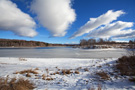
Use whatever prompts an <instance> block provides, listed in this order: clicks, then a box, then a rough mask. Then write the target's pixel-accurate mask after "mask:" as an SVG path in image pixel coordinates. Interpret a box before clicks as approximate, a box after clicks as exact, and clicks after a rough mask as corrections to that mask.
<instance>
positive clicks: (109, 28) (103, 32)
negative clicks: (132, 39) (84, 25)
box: [87, 21, 134, 38]
mask: <svg viewBox="0 0 135 90" xmlns="http://www.w3.org/2000/svg"><path fill="white" fill-rule="evenodd" d="M132 26H133V22H122V21H117V22H114V23H111V24H108V25H106V26H104V27H101V28H99V29H97V30H93V31H91V32H90V33H89V35H88V36H87V37H93V38H110V37H112V38H114V37H115V38H116V37H117V38H120V37H122V36H123V35H124V36H127V35H128V34H130V35H131V33H133V32H134V30H132V29H127V30H126V28H130V27H132Z"/></svg>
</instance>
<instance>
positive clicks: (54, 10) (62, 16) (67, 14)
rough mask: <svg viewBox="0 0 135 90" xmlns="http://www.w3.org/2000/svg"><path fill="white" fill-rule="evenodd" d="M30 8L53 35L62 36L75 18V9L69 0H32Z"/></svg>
mask: <svg viewBox="0 0 135 90" xmlns="http://www.w3.org/2000/svg"><path fill="white" fill-rule="evenodd" d="M31 10H32V11H33V12H34V13H36V14H37V18H38V20H39V22H40V23H41V24H42V25H43V26H44V27H46V28H47V29H48V30H49V31H50V32H51V34H52V36H54V37H61V36H64V35H65V34H66V30H67V29H68V27H69V26H70V25H71V24H72V23H73V22H74V21H75V19H76V14H75V10H74V9H72V8H71V0H34V1H33V2H32V5H31Z"/></svg>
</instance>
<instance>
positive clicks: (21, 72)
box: [14, 69, 38, 74]
mask: <svg viewBox="0 0 135 90" xmlns="http://www.w3.org/2000/svg"><path fill="white" fill-rule="evenodd" d="M18 73H20V74H25V73H27V74H28V73H33V74H38V72H37V71H35V70H32V69H28V70H23V71H19V72H15V73H14V74H18Z"/></svg>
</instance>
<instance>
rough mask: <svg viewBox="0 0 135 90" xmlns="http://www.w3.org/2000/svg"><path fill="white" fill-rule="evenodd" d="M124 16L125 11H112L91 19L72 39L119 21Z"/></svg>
mask: <svg viewBox="0 0 135 90" xmlns="http://www.w3.org/2000/svg"><path fill="white" fill-rule="evenodd" d="M122 14H124V12H123V11H121V10H119V11H112V10H109V11H107V13H105V14H103V15H101V16H99V17H97V18H90V20H89V21H88V22H87V23H86V24H85V25H84V26H82V27H81V28H80V29H79V30H78V31H77V32H75V33H74V34H73V35H72V36H71V37H70V38H75V37H78V36H81V35H83V34H85V33H89V32H90V31H92V30H94V29H96V28H98V27H99V26H101V25H107V24H109V23H110V22H112V21H113V20H117V18H118V17H119V16H120V15H122Z"/></svg>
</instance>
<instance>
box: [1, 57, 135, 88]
mask: <svg viewBox="0 0 135 90" xmlns="http://www.w3.org/2000/svg"><path fill="white" fill-rule="evenodd" d="M116 60H117V58H108V59H75V58H7V57H1V58H0V68H1V69H0V77H6V76H7V75H9V77H10V78H13V77H16V78H19V77H23V78H27V79H29V80H31V81H33V82H34V83H35V84H36V86H37V87H36V88H35V90H45V89H47V90H88V89H92V88H95V89H97V87H99V85H100V86H101V87H102V89H103V90H106V89H107V90H127V89H128V90H134V89H135V84H134V83H132V82H129V80H128V79H127V78H126V77H124V76H119V75H118V74H117V72H115V70H114V65H115V62H116ZM28 70H33V71H35V72H37V73H36V74H35V73H32V72H29V73H28V72H26V71H28ZM22 72H23V73H22ZM25 72H26V73H25ZM103 73H105V74H106V75H107V77H102V76H101V74H103ZM28 74H29V76H28Z"/></svg>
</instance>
